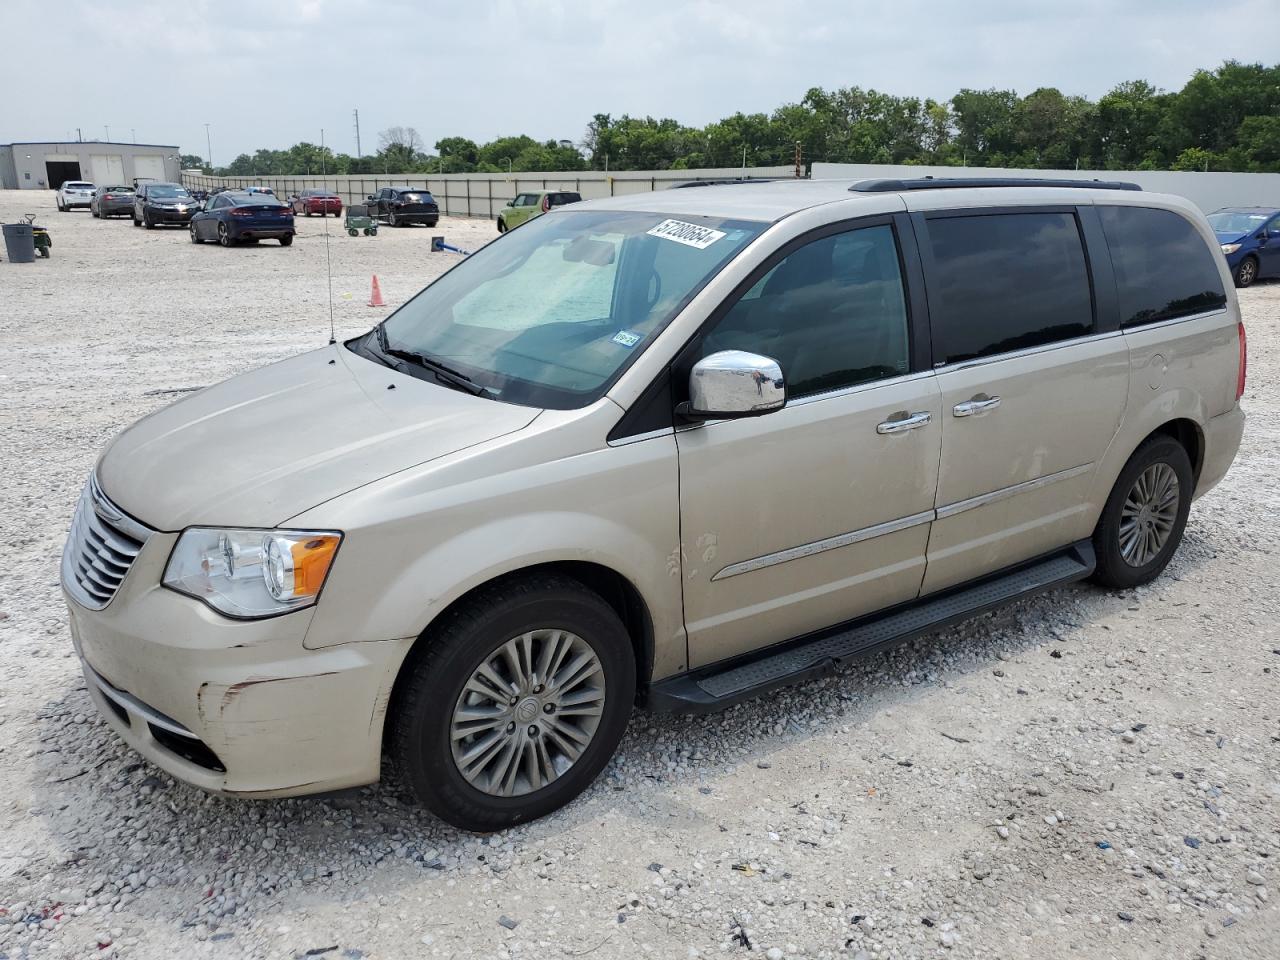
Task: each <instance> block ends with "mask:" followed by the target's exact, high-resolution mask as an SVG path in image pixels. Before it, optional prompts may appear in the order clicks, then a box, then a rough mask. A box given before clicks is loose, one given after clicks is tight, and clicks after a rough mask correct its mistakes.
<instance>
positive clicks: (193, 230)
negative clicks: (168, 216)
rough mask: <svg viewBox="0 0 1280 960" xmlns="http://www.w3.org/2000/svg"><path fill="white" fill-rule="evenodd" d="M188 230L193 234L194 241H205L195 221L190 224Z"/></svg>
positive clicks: (192, 239)
mask: <svg viewBox="0 0 1280 960" xmlns="http://www.w3.org/2000/svg"><path fill="white" fill-rule="evenodd" d="M188 230H189V232H190V234H191V242H192V243H204V241H203V240H201V239H200V234H199V233H197V232H196V225H195V224H194V223H193V224H191V225H190V226H189V228H188Z"/></svg>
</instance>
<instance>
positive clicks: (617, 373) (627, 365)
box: [348, 204, 772, 410]
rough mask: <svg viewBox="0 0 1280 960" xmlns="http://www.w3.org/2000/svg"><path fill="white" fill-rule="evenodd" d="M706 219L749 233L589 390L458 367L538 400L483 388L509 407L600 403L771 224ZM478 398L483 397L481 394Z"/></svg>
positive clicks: (571, 211) (380, 327)
mask: <svg viewBox="0 0 1280 960" xmlns="http://www.w3.org/2000/svg"><path fill="white" fill-rule="evenodd" d="M606 212H607V213H616V212H620V211H610V210H594V211H593V210H591V209H586V210H583V209H580V208H578V206H577V205H576V204H572V205H566V206H564V207H559V208H553V209H552V210H551V211H548V212H547V213H544V214H543V215H542V217H540V218H538V219H545V218H546V217H552V216H554V217H566V216H568V217H572V216H580V215H587V214H591V213H606ZM626 212H628V213H640V214H648V215H651V216H657V217H666V218H670V217H673V216H677V215H676V214H668V213H663V212H661V211H650V210H646V211H626ZM680 216H686V217H688V216H691V215H690V214H687V213H685V214H681V215H680ZM709 219H714V220H716V221H717V222H718V223H719V224H720V225H721V226H729V227H732V228H736V229H746V230H749V231H751V234H750V236H749V237H748V238H747V239H746V241H745V242H744V243H743V244H742V245H741V246H740V247H738V248H737V249H736V250H731V251H730V252H729V253H727V254H725V256H724V257H723V258H721V259H720V260H719V261H718V262H717V263H716V264H715V265H714V266H713V267H712V268H711V269H709V270H708V271H707V272H706V273H705V274H704V275H703V276H702V277H701V279H700V280H699V281H698V282H697V283H695V284H694V285H693V286H692V287H691V288H690V289H689V290H688V291H687V292H686V293H685V295H684V297H682V298H681V299H680V300H679V301H678V302H677V303H676V304H675V305H674V306H673V307H672V308H671V309H670V310H669V311H668V312H667V314H666V315H665V316H664V317H662V318H661V319H660V320H659V322H658V323H657V324H655V325H654V327H653V329H652V330H651V331H650V332H649V333H648V335H646V336H645V338H644V340H643V341H641V343H640V344H638V345H637V349H635V350H632V351H631V352H630V353H629V354H628V355H627V356H626V357H625V358H624V359H623V361H622V362H621V363H620V364H619V365H618V366H617V367H616V368H615V369H614V371H613V372H612V373H611V374H610V375H609V376H608V377H606V378H605V379H604V380H603V381H601V383H600V384H599V385H597V386H596V387H594V388H592V389H591V390H587V391H582V392H575V391H570V390H565V389H563V388H558V387H554V386H552V385H550V384H543V383H536V382H532V381H527V380H520V379H519V378H515V377H508V376H506V375H504V374H501V373H499V372H498V371H494V370H489V369H486V368H481V367H471V366H470V365H460V366H464V368H465V370H466V372H467V373H468V375H469V374H470V371H471V370H476V371H477V372H478V373H481V374H483V375H485V376H488V377H493V378H494V379H496V380H498V381H499V382H503V381H509V382H519V383H521V384H524V385H527V386H528V388H529V389H530V390H531V392H533V393H536V394H538V395H539V399H540V400H541V401H542V402H533V401H532V400H529V401H525V400H514V399H510V398H508V397H507V396H504V395H503V393H502V392H501V391H500V390H497V389H495V388H487V397H488V398H489V399H493V400H496V401H498V402H500V403H509V404H512V405H513V406H521V407H530V408H534V409H543V410H580V409H583V408H585V407H588V406H590V405H591V404H593V403H595V402H597V401H598V400H600V398H602V397H604V396H606V395H607V394H608V393H609V391H610V390H612V389H613V387H614V385H615V384H616V383H617V382H618V381H619V380H620V379H621V378H622V377H623V376H625V375H626V373H627V371H628V370H630V369H631V367H632V366H633V365H634V364H635V363H636V362H637V361H639V360H640V358H641V357H643V356H645V355H646V354H647V353H648V351H649V349H650V348H651V347H653V345H654V344H655V343H656V342H657V341H658V340H659V339H660V338H661V335H662V334H663V332H665V331H666V330H667V328H668V327H670V326H671V324H672V323H673V322H674V321H675V320H676V318H678V317H679V316H680V315H681V314H682V313H683V312H684V311H685V309H686V308H687V307H688V306H689V304H690V303H692V302H693V300H694V299H695V298H696V297H697V296H698V295H699V294H700V293H702V291H703V290H705V289H706V287H707V286H708V285H709V284H710V283H712V282H713V281H714V280H715V279H716V277H718V276H720V275H721V274H722V273H723V272H724V271H725V270H726V269H728V268H729V266H730V265H731V264H733V262H734V261H735V260H737V259H738V258H739V257H741V256H742V255H743V254H744V253H746V252H747V251H748V250H750V249H751V247H752V246H753V244H755V242H756V241H757V240H759V238H760V236H761V235H763V234H764V233H765V232H766V231H767V230H768V229H769V227H770V226H772V224H771V223H768V222H766V221H763V220H756V219H752V218H738V217H734V218H727V217H711V218H709ZM514 233H515V231H509V232H508V233H505V234H502V235H500V236H499V237H497V238H495V239H493V240H491V241H489V243H488V244H487V245H486V248H487V247H489V246H492V245H493V244H495V243H502V242H504V241H506V240H509V238H510V237H511V236H513V235H514ZM464 263H466V259H465V258H464V259H462V260H459V261H458V262H457V263H455V264H454V265H453V266H452V267H450V268H449V269H448V270H446V271H445V272H444V273H442V274H440V276H438V277H436V278H435V279H434V280H432V281H431V283H429V284H427V286H425V287H423V288H422V289H421V290H419V291H418V292H417V293H416V294H414V295H413V296H412V297H410V298H409V299H408V300H406V301H405V302H404V303H403V304H401V305H400V306H399V307H398V308H397V309H396V310H395V311H394V312H392V313H391V314H390V315H388V316H387V317H386V318H385V319H383V320H382V321H381V323H379V324H377V325H376V326H375V328H374V331H373V332H374V333H375V334H376V336H375V337H374V338H373V340H374V343H373V344H370V345H367V346H366V349H370V348H372V349H375V350H377V351H378V352H379V353H380V354H381V353H382V350H381V349H380V345H381V343H385V342H387V341H388V339H389V338H388V335H387V332H386V330H385V329H384V328H385V326H386V325H387V324H388V323H389V322H390V321H391V320H393V319H394V318H395V317H396V315H397V314H399V313H400V311H401V310H404V309H406V308H408V307H409V306H410V304H412V303H414V302H415V301H416V300H417V299H418V298H419V297H421V296H423V295H424V294H425V293H426V292H427V291H428V290H429V289H431V287H432V286H434V285H435V284H437V283H439V282H440V281H441V280H442V279H444V278H445V277H446V276H448V275H449V274H450V273H452V272H453V271H454V270H456V269H458V268H459V267H461V266H462V265H463V264H464ZM357 339H363V338H357ZM348 349H351V347H350V342H349V343H348ZM480 385H481V386H485V385H484V384H480ZM481 396H485V395H483V394H482V395H481Z"/></svg>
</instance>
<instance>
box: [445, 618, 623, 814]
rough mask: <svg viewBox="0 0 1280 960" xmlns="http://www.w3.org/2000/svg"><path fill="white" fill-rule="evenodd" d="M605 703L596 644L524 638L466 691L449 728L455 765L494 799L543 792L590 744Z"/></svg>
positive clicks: (569, 638) (494, 657)
mask: <svg viewBox="0 0 1280 960" xmlns="http://www.w3.org/2000/svg"><path fill="white" fill-rule="evenodd" d="M604 702H605V675H604V667H603V665H602V664H601V662H600V658H599V657H598V656H597V655H596V652H595V651H594V650H593V649H592V648H591V645H590V644H588V643H587V642H586V641H585V640H583V639H582V638H581V637H579V636H578V635H577V634H574V633H570V632H569V631H567V630H557V629H554V628H548V629H539V630H530V631H529V632H527V633H522V634H520V635H519V636H518V637H513V638H512V639H510V640H508V641H507V642H506V643H504V644H502V646H500V647H498V648H497V649H496V650H494V651H493V652H492V653H490V654H489V655H488V656H487V657H485V659H484V660H483V661H481V663H480V665H479V666H478V667H476V669H475V670H474V671H473V672H472V674H471V678H470V679H469V680H468V681H467V682H466V684H465V685H464V686H463V688H462V693H461V694H460V695H459V697H458V702H457V704H456V705H455V706H454V709H453V717H452V720H451V721H450V726H449V740H450V744H451V747H452V750H453V761H454V763H455V764H456V765H457V768H458V772H459V773H461V774H462V776H463V777H464V778H465V779H466V780H467V782H468V783H470V784H471V785H472V786H473V787H475V788H476V789H477V790H480V791H481V792H483V793H486V794H489V795H490V796H495V797H512V796H521V795H524V794H528V793H533V792H534V791H536V790H541V789H542V788H543V787H546V786H547V785H548V784H550V783H552V782H554V781H555V780H558V779H559V778H560V777H561V776H563V775H564V774H565V772H566V771H568V770H569V768H570V767H572V766H573V765H574V763H575V762H577V761H578V759H579V758H580V757H581V756H582V754H583V752H584V751H585V750H586V749H587V747H588V746H589V745H590V744H591V741H592V738H593V737H594V736H595V732H596V728H597V727H598V726H599V723H600V718H601V716H602V715H603V713H604Z"/></svg>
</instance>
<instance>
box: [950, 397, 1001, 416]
mask: <svg viewBox="0 0 1280 960" xmlns="http://www.w3.org/2000/svg"><path fill="white" fill-rule="evenodd" d="M998 406H1000V398H999V397H988V396H987V395H986V394H985V393H980V394H978V395H977V396H976V397H974V398H973V399H972V400H966V401H965V402H964V403H957V404H956V405H955V406H954V407H952V408H951V412H952V413H953V414H954V415H955V416H957V417H972V416H976V415H977V414H979V413H986V412H988V411H989V410H994V409H995V408H996V407H998Z"/></svg>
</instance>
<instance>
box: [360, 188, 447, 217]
mask: <svg viewBox="0 0 1280 960" xmlns="http://www.w3.org/2000/svg"><path fill="white" fill-rule="evenodd" d="M369 216H371V217H373V218H374V219H375V220H385V221H387V224H388V225H389V226H392V227H404V226H408V225H409V224H411V223H425V224H426V225H427V226H428V227H434V226H435V225H436V224H437V223H439V222H440V207H439V206H437V205H436V198H435V197H433V196H432V195H431V191H430V190H424V189H422V188H421V187H383V188H382V189H381V190H379V191H378V192H377V193H371V194H369Z"/></svg>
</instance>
